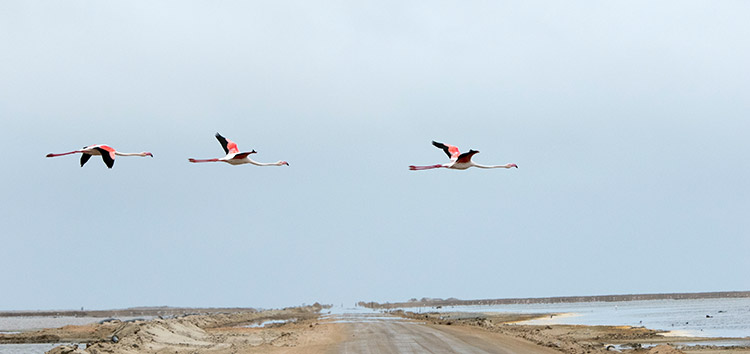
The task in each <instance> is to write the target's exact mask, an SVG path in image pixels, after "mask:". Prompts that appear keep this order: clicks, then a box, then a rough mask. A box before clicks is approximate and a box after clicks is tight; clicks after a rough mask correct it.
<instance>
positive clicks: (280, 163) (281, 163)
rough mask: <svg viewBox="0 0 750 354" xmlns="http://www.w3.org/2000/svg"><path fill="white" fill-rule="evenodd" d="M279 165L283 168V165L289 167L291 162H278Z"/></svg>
mask: <svg viewBox="0 0 750 354" xmlns="http://www.w3.org/2000/svg"><path fill="white" fill-rule="evenodd" d="M277 164H279V166H281V165H287V166H289V162H286V161H279V162H277Z"/></svg>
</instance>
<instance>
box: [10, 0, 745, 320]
mask: <svg viewBox="0 0 750 354" xmlns="http://www.w3.org/2000/svg"><path fill="white" fill-rule="evenodd" d="M749 11H750V4H749V3H747V2H743V1H721V2H716V1H660V2H653V1H606V2H602V1H573V2H555V1H549V2H548V1H518V2H498V1H452V2H451V1H440V2H436V1H392V2H387V1H371V2H365V1H359V2H351V1H338V2H334V1H329V2H309V1H264V2H261V1H223V2H216V1H163V2H158V3H154V2H151V1H107V2H99V1H64V2H61V1H41V2H40V1H20V0H19V1H16V0H11V1H4V2H0V62H2V65H0V78H2V79H1V80H0V119H1V120H0V129H1V130H0V131H2V132H3V133H4V137H3V139H2V140H1V141H0V147H2V151H3V152H4V155H5V167H4V168H3V169H2V173H1V174H0V197H1V198H2V203H1V204H0V211H1V213H0V223H2V235H1V236H0V240H2V247H0V269H2V270H3V274H4V277H3V278H4V282H3V283H4V286H3V290H2V292H0V307H2V308H3V309H37V308H38V309H50V308H77V307H80V306H85V307H87V308H113V307H126V306H139V305H172V306H258V307H278V306H290V305H296V304H299V303H303V302H307V303H311V302H314V301H320V302H328V303H340V302H346V303H352V302H354V301H358V300H375V301H397V300H405V299H408V298H411V297H422V296H430V297H451V296H453V297H459V298H497V297H536V296H557V295H594V294H612V293H650V292H683V291H720V290H747V289H748V288H750V277H748V275H747V273H748V272H747V270H748V269H750V260H749V258H748V257H747V251H748V249H750V241H749V240H750V239H749V238H748V237H747V236H748V232H747V230H748V228H749V227H750V221H749V218H748V217H747V214H748V210H750V196H749V195H748V190H750V188H749V187H750V182H749V181H750V167H749V166H748V163H747V161H748V154H749V153H750V142H749V139H748V138H747V137H748V132H750V119H748V117H747V115H748V112H750V84H749V83H750V75H749V74H750V70H749V69H748V64H747V63H750V44H749V42H748V40H747V38H750V23H748V21H747V14H748V13H750V12H749ZM217 131H218V132H220V133H222V134H223V135H224V136H226V137H228V138H230V139H233V140H234V141H236V142H237V143H238V144H239V146H240V149H243V150H244V149H248V150H249V149H255V150H257V151H258V154H257V155H255V156H256V157H257V159H258V160H260V161H270V162H273V161H277V160H286V161H289V163H290V164H291V166H289V167H265V168H260V167H255V166H247V165H246V166H228V165H224V164H221V165H218V164H213V165H212V164H202V165H193V164H190V163H188V162H187V158H188V157H198V158H205V157H219V156H221V155H222V150H221V147H220V146H219V144H218V143H217V142H216V140H215V139H214V138H213V134H214V133H215V132H217ZM431 140H438V141H442V142H445V143H449V144H454V145H457V146H459V147H460V148H461V149H462V150H468V149H470V148H471V149H476V150H480V151H481V153H480V154H478V155H476V156H475V158H474V160H475V161H476V162H479V163H486V164H505V163H508V162H513V163H517V164H518V165H519V167H520V168H519V169H518V170H515V169H513V170H468V171H449V170H433V171H417V172H413V171H408V169H407V166H408V165H410V164H432V163H442V162H445V161H446V156H445V155H444V153H443V152H442V151H440V150H438V149H436V148H434V147H433V146H431V145H430V141H431ZM98 143H106V144H109V145H111V146H113V147H115V148H116V149H118V150H121V151H126V152H140V151H144V150H145V151H151V152H153V153H154V156H155V157H154V158H153V159H150V158H138V157H121V158H118V159H117V163H116V165H115V167H114V169H112V170H108V169H106V167H105V166H104V165H103V164H102V163H101V160H100V159H98V158H96V159H92V161H91V162H89V164H88V165H86V166H85V167H84V168H80V167H78V158H77V157H72V156H67V157H59V158H55V159H46V158H44V155H45V154H47V153H49V152H63V151H70V150H72V149H76V148H80V147H82V146H84V145H89V144H98Z"/></svg>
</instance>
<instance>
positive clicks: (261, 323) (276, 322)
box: [240, 318, 297, 328]
mask: <svg viewBox="0 0 750 354" xmlns="http://www.w3.org/2000/svg"><path fill="white" fill-rule="evenodd" d="M288 322H297V319H296V318H292V319H288V320H268V321H263V322H259V323H253V324H249V325H247V326H240V327H242V328H263V327H265V326H268V325H272V324H285V323H288Z"/></svg>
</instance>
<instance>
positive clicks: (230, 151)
mask: <svg viewBox="0 0 750 354" xmlns="http://www.w3.org/2000/svg"><path fill="white" fill-rule="evenodd" d="M216 139H217V140H219V143H220V144H221V147H222V148H224V152H225V153H226V154H227V155H226V156H224V157H221V158H214V159H194V158H192V157H191V158H189V159H188V161H190V162H226V163H228V164H230V165H243V164H246V163H249V164H252V165H255V166H282V165H286V166H289V163H288V162H286V161H277V162H268V163H266V162H257V161H254V160H251V159H250V158H249V157H248V156H249V155H250V154H255V153H256V152H255V150H252V151H250V152H240V149H239V148H237V144H236V143H235V142H234V141H231V140H229V139H227V138H225V137H223V136H221V134H219V133H216Z"/></svg>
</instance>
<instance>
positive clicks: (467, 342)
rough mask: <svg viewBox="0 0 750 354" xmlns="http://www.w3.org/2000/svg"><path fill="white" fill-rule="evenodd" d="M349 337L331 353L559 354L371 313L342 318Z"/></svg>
mask: <svg viewBox="0 0 750 354" xmlns="http://www.w3.org/2000/svg"><path fill="white" fill-rule="evenodd" d="M334 321H335V322H338V323H343V324H345V327H346V333H347V335H346V337H345V339H344V340H343V342H342V343H340V344H339V345H338V346H337V347H335V348H332V349H333V350H331V352H332V353H343V354H348V353H357V354H362V353H393V354H396V353H471V354H474V353H476V354H480V353H481V354H492V353H502V354H509V353H530V354H534V353H539V354H560V353H559V352H557V351H554V350H552V349H550V348H546V347H542V346H539V345H536V344H533V343H531V342H528V341H525V340H523V339H519V338H514V337H511V336H506V335H502V334H498V333H489V332H484V331H476V330H471V329H469V328H459V327H449V326H435V325H429V324H426V323H424V322H418V321H414V320H407V319H403V318H397V317H382V316H377V315H372V314H346V315H339V316H337V317H336V318H335V319H334Z"/></svg>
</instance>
